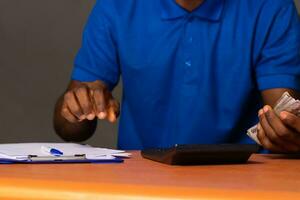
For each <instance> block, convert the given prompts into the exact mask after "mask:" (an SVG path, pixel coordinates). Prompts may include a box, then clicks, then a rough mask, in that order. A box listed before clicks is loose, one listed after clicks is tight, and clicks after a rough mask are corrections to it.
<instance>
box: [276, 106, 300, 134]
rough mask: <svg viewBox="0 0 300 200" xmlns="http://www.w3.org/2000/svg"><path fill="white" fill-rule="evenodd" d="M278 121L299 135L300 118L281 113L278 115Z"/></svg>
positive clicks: (284, 112)
mask: <svg viewBox="0 0 300 200" xmlns="http://www.w3.org/2000/svg"><path fill="white" fill-rule="evenodd" d="M280 119H281V120H282V121H283V123H285V124H286V125H288V126H289V127H291V128H293V129H295V130H296V131H297V132H298V133H299V135H300V117H298V116H296V115H294V114H292V113H289V112H286V111H283V112H281V113H280Z"/></svg>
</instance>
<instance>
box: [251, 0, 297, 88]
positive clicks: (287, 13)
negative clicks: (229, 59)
mask: <svg viewBox="0 0 300 200" xmlns="http://www.w3.org/2000/svg"><path fill="white" fill-rule="evenodd" d="M285 2H286V1H285ZM270 23H271V24H270V27H269V29H268V33H267V34H266V37H265V40H264V45H263V48H262V50H261V53H260V56H259V60H258V62H257V65H256V66H255V73H256V78H257V84H258V88H259V90H266V89H272V88H290V89H295V90H299V91H300V21H299V16H298V13H297V10H296V8H295V5H294V4H293V3H292V1H289V3H288V4H286V5H285V6H282V7H281V8H280V9H279V10H278V12H276V14H275V15H274V17H273V18H272V19H271V20H270Z"/></svg>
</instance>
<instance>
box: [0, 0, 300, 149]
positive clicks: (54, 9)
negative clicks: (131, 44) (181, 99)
mask: <svg viewBox="0 0 300 200" xmlns="http://www.w3.org/2000/svg"><path fill="white" fill-rule="evenodd" d="M295 1H296V3H297V4H298V8H300V0H295ZM94 2H95V0H0V143H8V142H43V141H49V142H50V141H52V142H56V141H61V140H60V139H59V138H58V137H57V136H56V134H55V133H54V131H53V128H52V113H53V108H54V103H55V101H56V99H57V97H58V96H59V95H61V94H62V93H63V91H64V90H65V88H66V85H67V83H68V82H69V77H70V72H71V69H72V63H73V59H74V56H75V55H76V52H77V50H78V48H79V47H80V42H81V33H82V29H83V26H84V24H85V21H86V18H87V16H88V14H89V12H90V10H91V8H92V7H93V4H94ZM114 93H115V95H116V97H117V98H118V99H120V97H121V87H120V86H118V88H117V89H116V91H115V92H114ZM99 126H100V127H99V128H98V129H97V132H96V134H95V135H94V136H93V137H92V138H91V139H90V140H88V141H87V143H89V144H92V145H99V146H103V147H115V146H116V138H117V125H116V124H115V125H111V124H109V123H106V122H101V123H99Z"/></svg>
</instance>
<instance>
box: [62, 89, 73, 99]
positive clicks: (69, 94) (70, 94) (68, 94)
mask: <svg viewBox="0 0 300 200" xmlns="http://www.w3.org/2000/svg"><path fill="white" fill-rule="evenodd" d="M72 95H73V94H72V92H70V91H68V92H66V93H65V95H64V101H69V100H70V99H71V98H72Z"/></svg>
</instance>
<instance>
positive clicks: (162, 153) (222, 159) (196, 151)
mask: <svg viewBox="0 0 300 200" xmlns="http://www.w3.org/2000/svg"><path fill="white" fill-rule="evenodd" d="M259 150H260V147H259V146H258V145H255V144H196V145H190V144H188V145H175V146H173V147H170V148H154V149H145V150H142V151H141V154H142V156H143V157H144V158H147V159H150V160H153V161H157V162H161V163H165V164H169V165H211V164H241V163H247V161H248V159H249V157H250V156H251V154H253V153H258V152H259Z"/></svg>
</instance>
